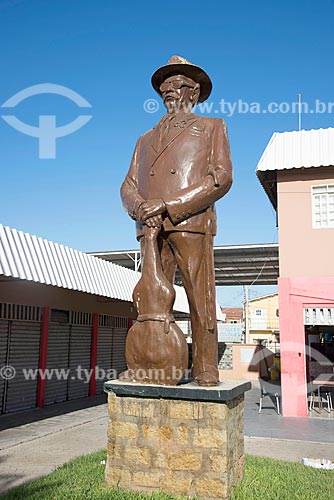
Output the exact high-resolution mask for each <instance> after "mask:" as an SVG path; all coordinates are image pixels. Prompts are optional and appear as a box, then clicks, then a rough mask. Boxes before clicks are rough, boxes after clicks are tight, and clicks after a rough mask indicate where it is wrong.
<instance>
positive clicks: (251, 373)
mask: <svg viewBox="0 0 334 500" xmlns="http://www.w3.org/2000/svg"><path fill="white" fill-rule="evenodd" d="M231 347H232V362H231V363H230V365H231V366H232V368H231V369H228V370H221V369H220V370H219V374H220V380H257V379H258V378H259V377H260V376H268V368H270V367H271V366H272V365H273V363H274V353H273V352H272V351H270V350H269V349H267V348H266V347H263V346H260V345H254V344H232V345H231Z"/></svg>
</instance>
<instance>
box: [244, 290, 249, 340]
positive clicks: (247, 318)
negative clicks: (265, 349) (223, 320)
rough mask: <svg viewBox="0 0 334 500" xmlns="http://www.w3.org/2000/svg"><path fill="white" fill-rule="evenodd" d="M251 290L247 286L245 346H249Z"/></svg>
mask: <svg viewBox="0 0 334 500" xmlns="http://www.w3.org/2000/svg"><path fill="white" fill-rule="evenodd" d="M248 304H249V289H248V286H247V285H245V344H249V308H248Z"/></svg>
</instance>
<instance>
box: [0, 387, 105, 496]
mask: <svg viewBox="0 0 334 500" xmlns="http://www.w3.org/2000/svg"><path fill="white" fill-rule="evenodd" d="M106 399H107V398H106V396H105V395H102V396H98V397H97V398H92V399H90V400H89V399H85V400H78V401H69V402H66V403H61V404H57V405H53V406H52V407H51V406H50V407H47V408H45V409H42V410H40V409H34V410H31V411H28V412H24V413H17V414H12V415H4V416H3V417H0V429H2V430H1V431H0V493H2V492H4V491H6V490H7V489H9V488H12V487H13V486H18V485H19V484H22V483H25V482H27V481H30V480H32V479H36V478H38V477H41V476H45V475H47V474H50V473H51V472H52V471H53V470H54V469H56V467H58V466H59V465H62V464H63V463H65V462H68V461H69V460H71V459H72V458H75V457H77V456H79V455H84V454H87V453H93V452H94V451H98V450H101V449H104V448H106V443H107V420H108V417H107V411H108V409H107V404H106ZM88 404H90V405H92V404H94V405H96V406H90V407H88ZM80 406H81V409H80ZM82 407H83V408H82ZM56 412H57V413H58V415H55V413H56ZM43 417H44V418H43ZM6 425H7V428H5V427H6Z"/></svg>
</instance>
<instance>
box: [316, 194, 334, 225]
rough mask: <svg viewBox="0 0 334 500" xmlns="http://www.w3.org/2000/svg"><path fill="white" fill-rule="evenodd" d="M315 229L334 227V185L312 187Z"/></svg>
mask: <svg viewBox="0 0 334 500" xmlns="http://www.w3.org/2000/svg"><path fill="white" fill-rule="evenodd" d="M312 213H313V228H315V229H318V228H325V227H334V184H331V185H325V186H313V187H312Z"/></svg>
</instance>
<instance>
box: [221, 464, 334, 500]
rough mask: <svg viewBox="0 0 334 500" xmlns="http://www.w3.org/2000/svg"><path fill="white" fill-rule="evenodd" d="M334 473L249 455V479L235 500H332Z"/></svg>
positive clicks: (237, 488) (237, 489)
mask: <svg viewBox="0 0 334 500" xmlns="http://www.w3.org/2000/svg"><path fill="white" fill-rule="evenodd" d="M330 498H334V471H333V470H320V469H312V468H311V467H305V465H302V464H299V463H294V462H283V461H281V460H272V459H270V458H262V457H254V456H250V455H247V457H246V467H245V477H244V479H243V481H242V482H241V483H240V485H239V486H237V487H236V488H234V490H233V493H232V495H231V500H329V499H330Z"/></svg>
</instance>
